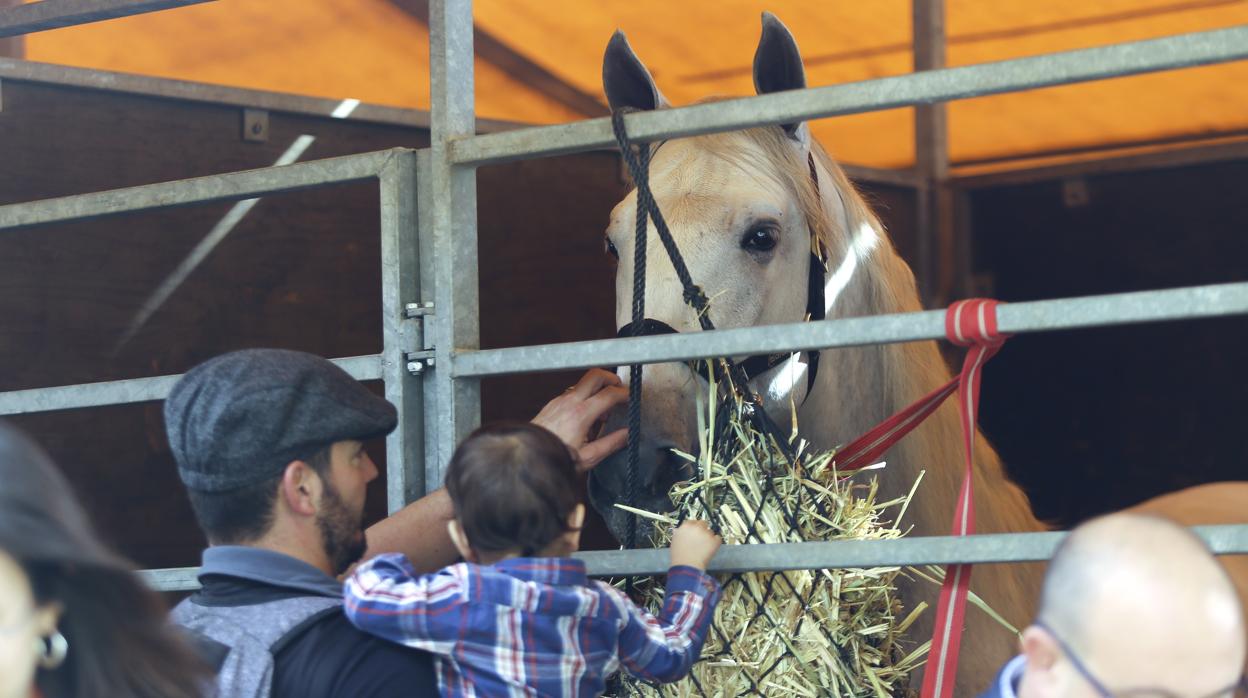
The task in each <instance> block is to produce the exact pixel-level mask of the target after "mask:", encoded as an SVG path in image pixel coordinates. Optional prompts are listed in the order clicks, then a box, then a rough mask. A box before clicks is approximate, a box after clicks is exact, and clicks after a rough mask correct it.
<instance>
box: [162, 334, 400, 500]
mask: <svg viewBox="0 0 1248 698" xmlns="http://www.w3.org/2000/svg"><path fill="white" fill-rule="evenodd" d="M397 424H398V417H397V413H396V411H395V409H394V405H391V404H390V403H389V402H387V401H385V400H384V399H382V398H379V397H377V396H376V395H373V394H372V393H371V392H369V391H368V389H367V388H365V387H364V386H362V385H360V383H359V382H358V381H356V380H355V379H354V378H352V377H351V376H350V375H348V374H347V372H346V371H343V370H342V369H341V368H338V367H337V366H335V365H334V364H332V363H330V362H329V361H327V360H325V359H323V358H321V357H319V356H315V355H313V354H306V353H304V352H299V351H288V350H285V349H245V350H243V351H235V352H231V353H229V354H223V355H221V356H218V357H216V358H214V359H211V360H209V361H206V362H204V363H202V364H200V365H198V366H196V367H195V368H193V369H191V370H190V371H188V372H187V373H186V375H184V376H182V379H181V380H179V381H178V383H177V385H175V386H174V387H173V391H172V392H171V393H170V394H169V397H168V399H167V400H165V431H166V432H167V433H168V435H169V446H170V447H171V448H172V450H173V457H174V459H175V460H177V462H178V475H179V476H181V478H182V482H183V483H185V484H186V486H187V487H188V488H190V489H193V490H198V491H201V492H225V491H229V490H233V489H238V488H240V487H247V486H248V485H254V484H256V483H259V482H264V481H265V480H268V479H270V478H274V477H277V476H278V475H280V474H281V473H282V471H283V470H284V469H285V468H286V465H287V464H289V463H290V462H291V461H292V460H297V459H300V458H307V457H308V456H311V455H312V454H314V453H316V452H317V451H318V450H320V449H322V448H324V447H326V446H328V445H330V444H332V443H334V442H335V441H346V440H349V439H352V440H361V441H362V440H364V439H368V438H371V437H374V436H383V435H385V434H389V433H390V432H391V431H394V427H395V426H396V425H397Z"/></svg>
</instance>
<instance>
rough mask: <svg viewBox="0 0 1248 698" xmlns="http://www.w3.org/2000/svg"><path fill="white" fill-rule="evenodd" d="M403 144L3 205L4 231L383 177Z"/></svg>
mask: <svg viewBox="0 0 1248 698" xmlns="http://www.w3.org/2000/svg"><path fill="white" fill-rule="evenodd" d="M404 150H405V149H403V148H392V149H390V150H381V151H377V152H373V153H363V154H361V155H345V156H343V157H337V158H325V159H323V160H309V161H308V162H300V163H295V164H293V165H282V166H280V167H264V168H261V169H257V170H246V171H243V172H231V173H228V174H219V175H209V176H207V177H195V178H193V179H182V180H177V181H173V182H161V183H159V184H144V185H142V186H137V187H127V188H125V189H113V190H110V191H103V192H96V193H93V194H76V195H74V196H62V197H59V198H56V199H43V200H42V201H32V202H28V203H21V204H10V205H7V206H0V230H4V229H6V228H20V227H24V226H32V225H46V224H49V223H60V222H65V221H75V220H87V219H91V218H97V217H100V216H110V215H116V214H121V213H135V212H138V211H150V210H154V209H162V208H172V207H175V206H187V205H190V204H202V203H207V202H210V201H223V200H230V199H251V198H255V197H260V196H265V195H267V194H277V193H280V192H293V191H300V190H302V189H309V188H312V187H323V186H328V185H331V184H345V183H348V182H359V181H363V180H367V179H373V178H375V177H377V175H378V173H380V172H381V169H382V167H384V166H385V164H386V162H387V161H388V160H389V159H390V158H392V157H394V156H395V155H396V154H398V153H402V152H404Z"/></svg>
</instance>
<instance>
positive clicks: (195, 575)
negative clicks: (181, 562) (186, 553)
mask: <svg viewBox="0 0 1248 698" xmlns="http://www.w3.org/2000/svg"><path fill="white" fill-rule="evenodd" d="M139 576H140V577H141V578H142V579H143V580H144V581H145V582H147V585H148V586H149V587H151V588H152V589H154V590H155V591H195V590H197V589H199V587H200V584H199V568H198V567H162V568H160V569H154V570H139Z"/></svg>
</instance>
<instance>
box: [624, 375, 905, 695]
mask: <svg viewBox="0 0 1248 698" xmlns="http://www.w3.org/2000/svg"><path fill="white" fill-rule="evenodd" d="M717 408H720V406H719V405H717V399H716V395H715V388H714V386H712V391H711V395H710V399H709V401H707V402H706V403H703V404H700V405H699V409H698V418H699V425H698V426H699V433H700V441H701V443H700V444H699V447H700V454H701V455H700V456H699V457H694V456H691V455H689V454H680V455H681V456H682V457H684V458H686V459H688V460H689V461H690V462H691V463H693V464H694V465H695V466H696V473H697V476H696V479H695V480H694V481H692V482H684V483H679V484H677V485H676V486H675V487H674V488H673V490H672V492H671V496H672V500H673V502H674V503H675V504H676V511H675V513H673V514H671V515H670V517H669V516H664V515H657V514H653V513H650V512H642V511H639V510H636V509H630V508H627V507H623V508H626V509H628V510H630V511H632V512H633V513H635V514H637V515H639V516H643V517H646V518H649V519H654V520H659V521H666V522H668V523H671V522H673V521H674V520H675V519H678V518H698V519H706V520H710V521H712V522H718V524H719V527H720V529H719V530H720V533H721V535H722V536H723V538H724V542H725V544H741V543H786V542H797V541H807V540H841V539H847V540H877V539H888V538H899V537H901V536H902V535H903V531H902V530H901V529H899V528H898V524H897V522H899V521H900V520H901V518H902V516H903V515H904V510H905V508H906V505H907V504H908V503H909V500H910V496H912V495H913V493H914V492H913V490H911V493H910V495H907V496H906V497H903V498H901V499H897V500H893V501H888V502H880V501H877V487H876V482H875V479H874V478H873V477H870V476H869V474H867V473H856V474H854V475H852V476H849V477H844V476H842V475H840V474H838V473H837V472H836V470H835V462H834V453H832V452H822V453H812V452H808V451H806V449H805V444H804V443H803V442H801V441H799V440H798V439H797V436H796V434H793V435H792V436H791V443H792V444H794V445H795V446H796V450H797V454H798V455H797V461H796V467H795V468H790V467H789V466H788V464H787V462H786V461H785V458H784V456H783V455H782V451H781V448H780V446H779V445H778V444H776V443H775V441H774V440H773V439H769V438H766V437H765V436H764V435H763V434H761V433H759V432H758V431H756V430H755V429H754V427H753V426H752V424H751V423H750V421H749V419H748V418H747V417H746V416H745V413H744V412H743V410H744V409H745V408H743V406H742V405H741V404H740V402H739V401H736V402H735V403H734V402H730V403H729V405H728V407H727V408H726V409H729V410H730V412H731V414H730V415H729V419H728V420H727V427H726V428H725V429H724V430H723V433H722V434H721V435H720V437H719V443H714V442H713V440H714V438H715V435H714V434H713V433H712V432H713V431H714V429H713V428H708V425H714V424H716V415H715V411H716V409H717ZM915 485H916V486H917V485H918V483H917V482H916V483H915ZM886 510H889V511H888V512H887V515H886ZM890 518H891V519H892V521H889V520H888V519H890ZM752 528H753V531H754V532H753V533H751V529H752ZM656 529H657V532H656V533H655V538H654V540H653V543H654V544H655V545H656V546H666V545H667V544H668V541H669V540H670V537H671V526H670V525H659V526H657V527H656ZM900 573H901V571H900V569H899V568H897V567H882V568H874V569H845V570H799V571H788V572H756V573H747V574H740V575H720V577H719V581H720V584H721V585H723V596H722V598H721V600H720V602H719V605H718V607H717V608H716V610H715V620H714V627H713V628H712V630H711V631H710V633H709V636H708V638H707V641H706V644H705V646H704V647H703V650H702V659H701V660H700V661H699V662H697V663H696V664H695V665H694V668H693V671H692V675H691V676H690V677H689V678H686V679H684V680H682V681H680V682H677V683H675V684H667V685H663V686H654V685H649V684H645V683H642V682H639V681H635V680H632V679H629V681H630V682H631V683H629V684H628V685H626V686H625V687H624V689H623V691H622V694H623V695H629V694H633V693H640V694H641V695H644V696H680V697H684V696H737V695H742V694H745V695H749V694H762V695H777V696H778V695H785V696H789V695H793V696H827V695H837V696H881V697H882V696H890V695H904V694H905V693H906V691H907V685H908V678H909V673H910V672H911V671H912V670H913V669H914V668H915V667H916V666H918V665H921V664H922V662H923V660H924V658H925V656H926V653H927V645H926V644H924V645H921V646H918V647H913V646H912V643H905V642H903V641H902V640H901V635H902V633H903V632H904V631H905V630H906V628H907V627H909V625H910V624H911V623H913V622H914V620H915V619H916V618H917V617H918V615H919V614H920V613H921V612H922V611H923V607H922V606H920V607H919V608H916V609H913V610H911V611H906V609H903V608H902V604H901V602H900V600H899V599H898V598H897V596H896V577H897V575H898V574H900ZM642 596H643V598H644V601H645V603H646V604H647V605H648V606H649V607H651V608H658V607H659V606H660V605H661V603H662V599H663V587H662V584H661V580H656V581H655V582H654V583H653V584H652V585H649V586H647V587H646V588H644V590H643V591H642Z"/></svg>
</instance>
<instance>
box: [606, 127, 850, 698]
mask: <svg viewBox="0 0 1248 698" xmlns="http://www.w3.org/2000/svg"><path fill="white" fill-rule="evenodd" d="M611 123H612V126H613V127H614V129H615V138H616V142H617V144H618V145H619V147H620V153H621V154H622V156H623V157H624V161H625V163H626V164H627V165H628V169H629V172H630V173H631V174H632V177H633V181H634V182H635V183H636V185H637V231H636V237H635V239H634V243H635V247H634V250H635V252H634V266H633V308H632V310H633V317H632V322H630V323H629V325H628V326H626V327H624V328H621V331H620V335H621V336H630V337H637V336H644V335H653V334H665V333H669V332H676V330H675V329H674V328H672V327H670V326H668V325H666V324H665V323H663V322H660V321H658V320H652V319H648V318H646V317H645V312H644V311H645V266H646V237H647V231H648V229H649V224H648V220H653V221H654V226H655V230H657V231H658V235H659V239H660V240H661V241H662V242H663V247H664V249H665V250H666V251H667V255H668V258H669V259H670V260H671V262H672V266H673V267H674V268H675V269H676V275H677V276H678V277H679V278H680V283H681V286H682V288H683V295H684V299H685V302H686V303H688V304H689V305H690V306H691V307H692V308H693V309H694V311H695V312H696V313H697V316H698V323H699V324H700V325H701V327H702V329H703V330H713V329H715V325H714V324H713V323H712V322H711V319H710V317H709V316H708V314H707V306H708V305H709V304H708V301H707V298H706V295H705V294H704V293H703V292H702V289H701V288H699V287H698V286H697V285H696V284H694V283H693V279H692V277H691V276H690V274H689V269H688V267H687V266H686V265H685V261H684V258H683V257H682V256H681V254H680V250H679V249H678V248H677V247H676V243H675V241H674V240H673V239H672V235H671V232H670V231H669V230H668V228H667V222H666V221H665V220H664V219H663V214H662V212H661V211H659V207H658V204H657V203H656V202H655V201H654V196H653V194H652V192H651V191H650V180H649V166H650V156H651V154H652V151H651V149H650V146H649V144H642V145H641V146H640V147H639V148H638V149H637V151H636V152H634V149H633V143H632V141H631V140H630V139H629V137H628V134H627V132H626V131H625V128H624V112H623V111H616V112H613V113H612V114H611ZM810 168H811V178H812V180H813V181H814V183H815V190H816V192H817V191H818V188H819V181H818V175H817V172H816V170H815V165H814V160H813V158H812V159H811V161H810ZM823 271H824V267H823V260H822V259H821V258H820V257H819V256H817V255H815V254H814V253H813V252H812V253H811V271H810V289H809V295H808V298H807V306H808V315H809V317H810V319H812V320H822V319H823V315H824V312H823V310H824V309H823V304H824V298H823ZM780 356H785V355H780ZM808 356H809V359H808V372H809V373H808V379H809V380H810V384H809V385H808V389H807V394H808V395H809V392H810V389H811V388H813V372H814V371H815V370H817V367H818V360H819V354H818V352H809V353H808ZM761 358H762V359H763V360H769V363H767V364H761V365H760V367H759V368H758V369H752V370H751V371H750V372H747V371H744V370H743V369H742V367H741V366H740V365H738V364H737V363H736V362H734V361H733V360H732V359H731V358H727V357H725V358H719V359H715V360H714V362H713V364H712V365H713V367H714V368H712V369H708V370H707V371H706V372H705V374H704V375H706V377H707V380H708V381H709V380H714V381H720V382H726V383H728V390H727V391H725V399H726V400H728V399H732V398H731V396H732V395H734V394H735V395H736V396H738V397H739V398H740V400H741V402H742V405H743V408H744V411H745V413H746V414H747V415H748V418H749V419H750V421H751V422H752V423H753V424H754V426H755V428H756V429H758V430H759V431H760V432H762V433H763V434H765V435H766V436H767V438H769V439H771V440H773V441H774V443H775V444H776V445H777V446H778V447H779V449H780V452H781V455H782V458H783V461H784V463H783V464H784V465H786V466H788V472H795V471H796V469H797V468H798V467H799V464H798V458H797V454H795V453H794V452H793V450H792V445H791V444H790V443H789V440H788V437H787V435H786V434H785V433H784V432H782V431H781V430H780V428H779V427H778V426H777V425H776V424H775V422H774V421H772V420H771V418H770V417H769V416H768V415H767V413H766V411H765V410H763V406H762V402H761V401H760V400H759V398H758V396H756V395H755V394H754V392H753V391H752V390H751V389H750V387H749V377H750V375H758V372H760V371H761V370H766V369H769V368H771V367H774V366H775V365H776V363H778V362H777V361H776V360H775V359H774V358H772V357H767V356H764V357H761ZM759 360H760V357H750V359H746V360H745V362H746V363H748V362H750V361H754V362H755V363H760V361H759ZM694 370H698V368H697V367H695V369H694ZM629 381H630V383H629V409H628V464H627V468H628V470H627V472H626V474H625V478H626V487H627V488H628V491H627V492H626V493H625V495H624V499H625V501H626V502H628V503H632V502H633V501H634V488H635V486H636V479H637V464H638V457H639V446H640V437H641V366H640V365H636V364H634V365H631V366H629ZM728 420H729V409H722V410H719V412H718V415H717V419H716V422H717V424H716V425H715V427H714V428H715V429H716V435H715V442H716V444H717V448H725V447H726V442H727V440H722V439H721V438H720V436H721V435H722V433H723V432H724V431H726V429H727V428H728ZM750 448H755V449H759V451H758V453H757V454H756V455H757V457H758V460H759V462H760V463H762V462H764V461H765V462H767V463H768V467H767V469H766V472H765V473H764V481H763V483H761V488H760V492H761V496H762V497H763V498H767V497H777V493H776V490H775V485H774V481H773V480H774V478H775V477H776V476H777V474H779V473H778V471H777V469H776V467H775V466H776V465H777V463H776V462H775V460H774V455H775V452H774V451H773V450H772V449H770V448H767V447H766V446H764V445H754V446H751V447H750ZM717 456H719V457H727V455H726V454H717ZM691 495H692V496H696V497H698V498H699V499H701V504H702V507H703V508H704V509H705V510H706V512H707V514H708V517H709V518H710V519H711V526H712V528H714V529H715V530H716V531H718V530H719V523H718V521H717V518H718V517H717V516H716V515H715V513H714V509H712V507H710V506H709V505H708V502H707V501H706V500H705V499H704V498H703V497H702V493H700V492H698V493H691ZM686 496H690V495H686ZM779 501H781V508H782V509H783V510H784V511H783V516H784V520H785V522H786V523H787V524H788V526H789V528H790V530H791V531H792V532H794V533H797V534H798V538H799V539H800V538H801V536H800V532H801V529H800V526H799V525H798V522H797V521H796V519H795V517H794V516H793V513H792V510H791V509H789V508H788V507H787V506H786V505H784V503H783V501H782V500H779ZM809 504H813V505H814V508H815V509H816V510H818V512H819V513H820V514H821V515H822V516H824V517H825V518H828V519H831V518H832V515H831V514H830V513H828V512H827V511H826V510H825V509H824V507H823V506H822V504H821V503H820V502H819V501H818V500H812V501H810V502H806V501H804V499H803V497H802V495H801V490H799V492H798V504H797V506H798V508H799V509H800V508H801V507H803V506H808V505H809ZM762 512H763V506H762V505H761V502H760V505H759V506H758V507H756V511H755V513H754V516H753V517H751V518H750V520H749V522H748V524H747V527H746V541H743V542H756V543H763V542H764V540H763V538H762V536H760V535H759V533H758V524H759V517H760V516H761V515H762ZM635 537H636V517H629V527H628V538H629V540H628V546H629V547H630V548H631V547H635V544H636V541H635ZM632 583H633V577H631V576H630V577H628V579H627V588H628V591H629V593H630V594H631V593H632ZM734 584H735V585H739V586H740V587H741V592H740V595H741V597H742V598H746V599H749V600H750V601H751V602H752V603H753V604H754V607H755V608H756V611H755V613H754V617H753V619H752V620H751V621H750V622H751V623H753V622H756V621H760V620H761V619H763V618H766V617H767V616H766V614H765V611H766V603H767V601H768V599H769V598H770V597H771V596H772V594H773V593H775V592H778V591H785V592H787V593H788V594H791V595H793V596H795V597H797V598H798V599H799V600H800V602H801V604H802V607H803V608H808V607H809V605H810V603H811V598H812V596H813V594H814V593H815V589H814V588H813V587H812V588H811V589H810V590H808V591H807V592H806V593H805V594H803V593H802V592H800V591H799V590H798V589H797V588H796V587H795V586H794V585H793V582H792V581H790V580H789V578H788V577H787V576H786V575H785V574H784V573H783V572H772V573H771V574H770V575H769V576H768V577H767V579H766V582H765V583H764V584H763V586H762V588H761V589H759V590H756V589H755V587H754V586H752V585H749V584H746V583H745V581H744V577H743V576H742V575H741V574H739V573H738V574H732V575H729V576H728V577H727V579H725V580H724V581H723V589H724V594H725V596H727V595H728V590H729V588H730V587H731V586H732V585H734ZM760 592H761V596H760ZM804 620H805V614H803V615H802V616H801V617H799V618H798V621H797V625H796V627H794V628H792V629H791V632H792V634H795V635H796V634H800V633H801V630H802V626H803V623H804ZM776 629H777V631H779V630H780V628H779V627H777V628H776ZM815 630H816V631H817V632H818V633H819V634H820V635H822V636H823V638H824V640H825V642H826V643H827V644H828V646H830V647H835V648H837V650H838V651H839V652H840V654H841V656H842V658H843V659H844V660H845V661H847V662H850V661H852V658H851V657H849V656H848V655H847V653H846V651H845V650H844V648H842V647H841V646H840V645H838V644H837V643H836V641H835V638H833V637H832V636H830V635H829V634H828V632H827V630H826V629H824V628H822V627H820V626H818V625H816V626H815ZM786 631H788V629H786ZM711 632H713V633H715V635H716V636H717V637H718V639H719V641H720V643H721V644H722V652H723V653H724V654H725V655H727V656H734V655H733V652H734V650H733V644H734V642H735V638H732V637H728V636H726V635H725V634H724V632H723V631H722V630H721V629H720V628H719V627H718V625H717V624H715V623H712V624H711ZM785 657H793V658H794V659H797V657H796V656H795V655H793V653H792V651H791V650H787V651H785V652H784V653H783V654H782V655H781V656H780V657H778V658H777V659H776V661H775V662H774V663H772V665H771V666H770V667H767V668H765V669H763V670H762V671H761V673H759V674H758V676H757V677H754V676H751V675H750V674H749V673H746V674H744V677H745V679H746V680H747V682H748V683H749V690H748V691H747V692H746V693H749V694H753V695H759V696H761V695H765V692H764V690H763V686H764V685H766V680H767V677H768V675H770V674H771V673H772V672H774V671H776V670H777V668H778V667H779V666H780V663H781V661H782V660H783V659H784V658H785ZM690 679H691V681H692V682H693V685H694V687H695V688H696V690H697V692H698V694H700V695H702V696H704V697H705V696H707V692H706V690H705V689H704V688H703V687H702V685H701V683H700V682H699V681H698V680H697V677H696V676H695V675H694V674H690ZM651 686H652V688H653V689H654V690H655V691H656V692H657V693H658V694H659V695H660V696H662V695H665V693H664V691H663V689H662V687H661V686H659V685H658V684H651ZM746 693H742V695H746Z"/></svg>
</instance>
